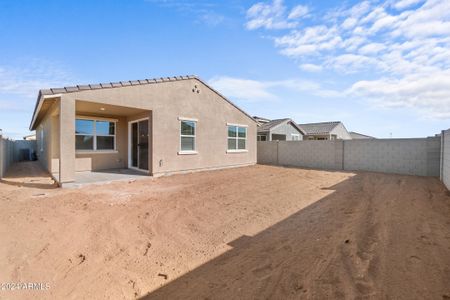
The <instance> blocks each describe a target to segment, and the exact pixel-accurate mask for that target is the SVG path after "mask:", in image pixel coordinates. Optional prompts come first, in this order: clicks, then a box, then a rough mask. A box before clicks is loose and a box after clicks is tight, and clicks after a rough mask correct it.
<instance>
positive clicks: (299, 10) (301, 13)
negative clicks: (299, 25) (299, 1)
mask: <svg viewBox="0 0 450 300" xmlns="http://www.w3.org/2000/svg"><path fill="white" fill-rule="evenodd" d="M308 13H309V8H308V6H306V5H297V6H296V7H294V8H293V9H292V10H291V12H290V13H289V15H288V19H298V18H302V17H305V16H307V15H308Z"/></svg>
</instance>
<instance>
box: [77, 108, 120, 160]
mask: <svg viewBox="0 0 450 300" xmlns="http://www.w3.org/2000/svg"><path fill="white" fill-rule="evenodd" d="M76 120H87V121H93V122H94V125H93V128H92V134H78V133H76V132H75V136H77V135H83V136H86V135H87V136H92V139H93V148H92V149H89V150H81V149H80V150H78V149H76V145H75V153H80V154H83V153H117V152H118V151H117V123H118V120H117V119H110V118H102V117H89V116H76V117H75V122H76ZM97 122H111V123H114V134H98V135H97V130H96V127H97ZM75 126H76V125H75ZM97 136H109V137H113V138H114V149H99V150H97Z"/></svg>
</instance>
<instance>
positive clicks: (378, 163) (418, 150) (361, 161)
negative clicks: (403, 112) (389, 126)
mask: <svg viewBox="0 0 450 300" xmlns="http://www.w3.org/2000/svg"><path fill="white" fill-rule="evenodd" d="M439 153H440V139H439V138H420V139H374V140H352V141H345V142H344V170H349V171H374V172H384V173H397V174H406V175H420V176H439V165H440V154H439Z"/></svg>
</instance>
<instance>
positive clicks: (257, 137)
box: [256, 134, 267, 142]
mask: <svg viewBox="0 0 450 300" xmlns="http://www.w3.org/2000/svg"><path fill="white" fill-rule="evenodd" d="M261 137H265V138H266V140H265V141H263V140H262V139H261ZM256 140H257V141H258V142H266V141H267V135H265V134H258V135H257V136H256Z"/></svg>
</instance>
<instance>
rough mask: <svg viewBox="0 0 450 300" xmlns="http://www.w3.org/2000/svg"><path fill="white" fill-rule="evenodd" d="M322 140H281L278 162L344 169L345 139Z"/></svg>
mask: <svg viewBox="0 0 450 300" xmlns="http://www.w3.org/2000/svg"><path fill="white" fill-rule="evenodd" d="M322 142H323V141H302V142H301V143H299V142H297V141H280V142H278V152H279V155H278V164H279V165H282V166H295V167H306V168H316V169H330V170H339V169H342V143H343V141H330V142H327V143H322ZM258 150H259V149H258ZM280 154H281V155H280Z"/></svg>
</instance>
